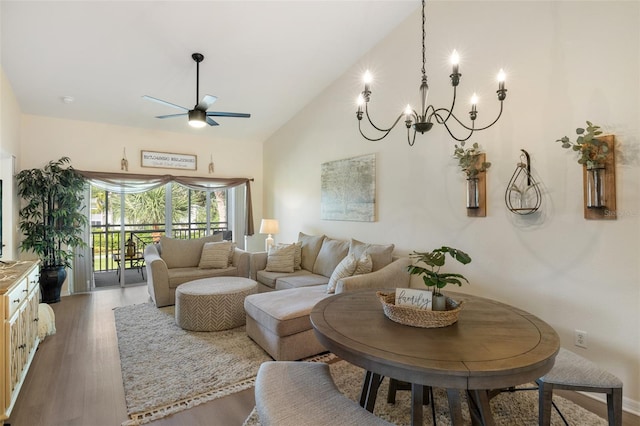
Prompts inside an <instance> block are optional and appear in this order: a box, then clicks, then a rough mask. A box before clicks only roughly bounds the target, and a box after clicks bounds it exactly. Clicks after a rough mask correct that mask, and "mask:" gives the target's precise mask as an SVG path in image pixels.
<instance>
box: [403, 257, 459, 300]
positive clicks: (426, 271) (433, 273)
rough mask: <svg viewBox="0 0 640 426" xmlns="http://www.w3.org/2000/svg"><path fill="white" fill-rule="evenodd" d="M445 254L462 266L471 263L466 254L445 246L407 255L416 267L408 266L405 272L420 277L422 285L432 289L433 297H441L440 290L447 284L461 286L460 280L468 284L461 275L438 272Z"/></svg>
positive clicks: (443, 262) (444, 259)
mask: <svg viewBox="0 0 640 426" xmlns="http://www.w3.org/2000/svg"><path fill="white" fill-rule="evenodd" d="M447 254H448V255H449V256H451V257H452V258H454V259H455V260H457V261H458V262H460V263H462V264H463V265H466V264H468V263H471V257H470V256H469V255H468V254H467V253H465V252H463V251H462V250H458V249H455V248H452V247H446V246H442V247H440V248H438V249H435V250H433V251H430V252H417V251H414V252H413V253H412V254H410V255H409V257H411V258H413V259H415V260H416V261H417V263H418V265H409V266H408V267H407V270H408V271H409V273H410V274H411V275H422V281H424V285H426V286H427V288H429V289H433V290H432V291H433V295H434V296H441V295H442V293H441V292H440V290H441V289H443V288H444V287H445V286H447V284H456V285H458V286H462V280H464V281H466V282H467V283H469V280H467V279H466V278H465V277H464V276H463V275H461V274H454V273H449V272H440V268H441V267H442V266H444V264H445V261H446V255H447ZM419 263H424V264H426V265H427V268H425V267H423V266H420V265H419Z"/></svg>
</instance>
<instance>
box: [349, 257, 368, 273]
mask: <svg viewBox="0 0 640 426" xmlns="http://www.w3.org/2000/svg"><path fill="white" fill-rule="evenodd" d="M351 256H353V254H352V255H351ZM354 258H355V256H354ZM372 269H373V261H372V260H371V255H370V254H369V253H365V254H363V255H362V256H360V259H358V262H357V263H356V270H355V272H354V273H353V275H362V274H368V273H369V272H371V270H372Z"/></svg>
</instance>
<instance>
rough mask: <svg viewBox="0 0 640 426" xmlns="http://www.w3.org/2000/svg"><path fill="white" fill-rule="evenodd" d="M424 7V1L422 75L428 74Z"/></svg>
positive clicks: (423, 3)
mask: <svg viewBox="0 0 640 426" xmlns="http://www.w3.org/2000/svg"><path fill="white" fill-rule="evenodd" d="M424 6H425V0H422V75H425V74H426V73H427V72H426V70H425V63H426V61H427V59H426V58H427V53H426V47H425V45H424V40H425V37H426V32H425V29H424V26H425V23H426V19H425V17H424Z"/></svg>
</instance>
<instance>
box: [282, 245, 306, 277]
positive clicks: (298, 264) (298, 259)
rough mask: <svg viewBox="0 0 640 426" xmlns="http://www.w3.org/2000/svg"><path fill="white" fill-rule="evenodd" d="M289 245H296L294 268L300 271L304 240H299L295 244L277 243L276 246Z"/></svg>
mask: <svg viewBox="0 0 640 426" xmlns="http://www.w3.org/2000/svg"><path fill="white" fill-rule="evenodd" d="M288 245H294V246H295V247H296V251H295V253H294V255H293V269H294V270H296V271H299V270H300V269H302V267H301V265H302V241H298V242H297V243H293V244H284V243H277V244H276V246H277V247H280V246H288Z"/></svg>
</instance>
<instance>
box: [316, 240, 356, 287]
mask: <svg viewBox="0 0 640 426" xmlns="http://www.w3.org/2000/svg"><path fill="white" fill-rule="evenodd" d="M348 251H349V242H348V241H341V240H334V239H331V238H325V239H324V241H323V242H322V247H321V248H320V252H319V253H318V257H317V258H316V263H314V265H313V271H312V272H313V273H314V274H318V275H323V276H325V277H331V274H332V273H333V271H334V269H336V266H338V263H340V262H341V261H342V259H344V258H345V256H346V255H347V252H348Z"/></svg>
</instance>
